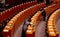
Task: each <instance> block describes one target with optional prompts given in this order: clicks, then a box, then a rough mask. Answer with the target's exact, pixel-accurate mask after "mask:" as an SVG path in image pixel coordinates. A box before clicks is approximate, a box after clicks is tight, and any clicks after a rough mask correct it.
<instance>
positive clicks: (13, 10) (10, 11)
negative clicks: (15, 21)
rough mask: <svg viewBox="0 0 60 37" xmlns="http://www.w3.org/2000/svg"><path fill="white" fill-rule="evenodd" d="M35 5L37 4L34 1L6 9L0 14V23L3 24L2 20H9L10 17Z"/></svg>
mask: <svg viewBox="0 0 60 37" xmlns="http://www.w3.org/2000/svg"><path fill="white" fill-rule="evenodd" d="M35 4H37V2H35V1H31V2H26V3H24V4H23V3H22V4H20V5H17V6H15V7H12V8H10V9H7V10H5V11H3V12H1V13H0V23H1V22H3V21H4V20H7V19H8V18H10V17H11V16H12V15H14V14H16V13H17V12H19V11H21V10H23V9H25V8H27V7H29V6H32V5H35Z"/></svg>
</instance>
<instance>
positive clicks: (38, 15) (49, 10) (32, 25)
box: [26, 4, 59, 35]
mask: <svg viewBox="0 0 60 37" xmlns="http://www.w3.org/2000/svg"><path fill="white" fill-rule="evenodd" d="M57 8H59V4H53V5H51V6H48V7H45V8H44V10H45V12H46V16H47V15H49V14H51V13H52V12H53V11H54V10H56V9H57ZM41 13H42V11H38V12H37V13H36V14H35V15H34V16H33V17H32V18H31V22H30V25H29V26H28V29H27V31H26V33H27V34H32V35H33V34H34V32H35V27H36V24H37V21H39V20H40V21H41V20H42V19H43V18H42V15H41ZM39 18H40V19H39Z"/></svg>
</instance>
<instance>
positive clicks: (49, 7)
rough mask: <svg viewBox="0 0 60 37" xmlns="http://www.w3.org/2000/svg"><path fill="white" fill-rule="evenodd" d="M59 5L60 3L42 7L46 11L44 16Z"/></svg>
mask: <svg viewBox="0 0 60 37" xmlns="http://www.w3.org/2000/svg"><path fill="white" fill-rule="evenodd" d="M59 7H60V4H52V5H50V6H48V7H46V8H44V10H45V12H46V16H48V15H50V14H51V13H52V12H53V11H55V10H56V9H58V8H59Z"/></svg>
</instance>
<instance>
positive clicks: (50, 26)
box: [47, 9, 60, 37]
mask: <svg viewBox="0 0 60 37" xmlns="http://www.w3.org/2000/svg"><path fill="white" fill-rule="evenodd" d="M59 15H60V9H58V10H56V11H54V13H52V14H51V16H50V17H49V19H48V23H47V30H48V31H47V32H48V34H49V36H50V37H59V36H58V35H59V32H58V30H57V28H56V21H57V20H58V19H59V18H60V16H59Z"/></svg>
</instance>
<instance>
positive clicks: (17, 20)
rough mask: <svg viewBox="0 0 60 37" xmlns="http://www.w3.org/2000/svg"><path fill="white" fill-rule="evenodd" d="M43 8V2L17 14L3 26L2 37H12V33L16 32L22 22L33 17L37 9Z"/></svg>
mask: <svg viewBox="0 0 60 37" xmlns="http://www.w3.org/2000/svg"><path fill="white" fill-rule="evenodd" d="M44 6H45V2H44V3H41V4H37V5H35V6H32V7H29V8H27V9H25V10H23V11H21V12H19V13H18V14H17V15H15V16H14V17H13V18H12V19H11V20H10V21H9V22H8V23H7V25H6V26H5V28H4V30H3V36H4V37H6V36H10V37H12V36H13V34H14V32H15V31H16V30H17V28H18V26H19V24H21V23H22V22H23V21H24V20H26V18H28V17H29V16H30V15H33V14H34V13H35V12H36V11H37V10H39V8H41V7H44Z"/></svg>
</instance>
